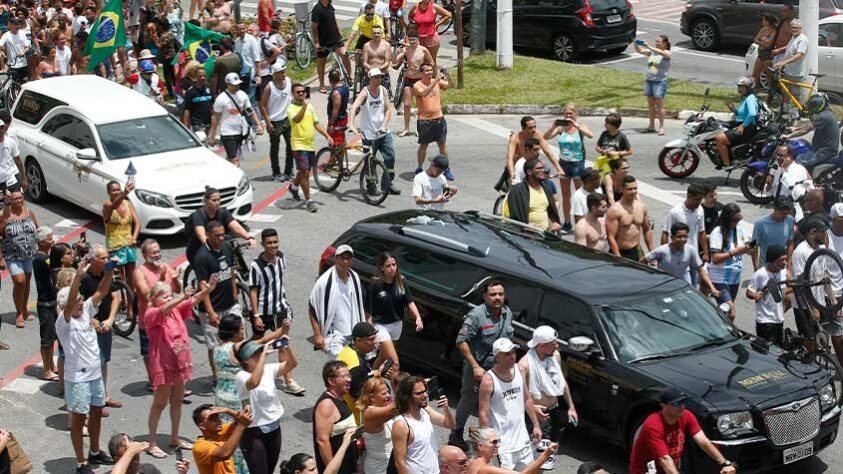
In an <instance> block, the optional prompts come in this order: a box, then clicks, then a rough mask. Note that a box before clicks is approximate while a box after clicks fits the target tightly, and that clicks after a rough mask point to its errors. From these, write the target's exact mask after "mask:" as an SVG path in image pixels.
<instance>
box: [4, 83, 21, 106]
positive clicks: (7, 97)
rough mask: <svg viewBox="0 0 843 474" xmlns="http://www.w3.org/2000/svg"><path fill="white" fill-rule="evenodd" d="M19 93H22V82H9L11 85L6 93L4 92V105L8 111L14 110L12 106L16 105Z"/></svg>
mask: <svg viewBox="0 0 843 474" xmlns="http://www.w3.org/2000/svg"><path fill="white" fill-rule="evenodd" d="M18 94H20V84H18V83H17V82H15V81H11V82H10V83H9V87H8V88H6V91H5V93H4V94H3V105H4V106H5V107H6V111H7V112H10V113H11V111H12V107H14V105H15V101H16V100H17V98H18Z"/></svg>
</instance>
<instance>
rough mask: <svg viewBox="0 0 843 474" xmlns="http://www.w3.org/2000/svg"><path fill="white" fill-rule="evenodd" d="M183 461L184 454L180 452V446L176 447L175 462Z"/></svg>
mask: <svg viewBox="0 0 843 474" xmlns="http://www.w3.org/2000/svg"><path fill="white" fill-rule="evenodd" d="M182 461H184V456H182V453H181V447H178V448H176V462H182Z"/></svg>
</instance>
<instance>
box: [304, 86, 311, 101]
mask: <svg viewBox="0 0 843 474" xmlns="http://www.w3.org/2000/svg"><path fill="white" fill-rule="evenodd" d="M304 96H305V97H307V98H308V99H310V86H305V87H304Z"/></svg>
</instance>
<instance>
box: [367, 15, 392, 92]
mask: <svg viewBox="0 0 843 474" xmlns="http://www.w3.org/2000/svg"><path fill="white" fill-rule="evenodd" d="M383 36H384V31H383V30H382V29H381V28H380V27H378V26H376V27H374V28H372V40H371V41H369V42H368V43H366V44H365V45H364V46H363V68H364V70H365V71H366V72H367V73H368V72H369V71H371V70H372V69H378V70H380V71H389V69H388V68H389V64H390V63H391V62H392V48H390V47H389V43H387V42H386V41H384V39H383ZM366 77H367V80H366V83H367V84H368V75H367V76H366ZM380 77H381V85H382V86H383V87H384V88H386V93H387V94H388V95H389V97H390V98H391V97H392V84H391V83H390V81H389V74H387V73H383V74H381V75H380Z"/></svg>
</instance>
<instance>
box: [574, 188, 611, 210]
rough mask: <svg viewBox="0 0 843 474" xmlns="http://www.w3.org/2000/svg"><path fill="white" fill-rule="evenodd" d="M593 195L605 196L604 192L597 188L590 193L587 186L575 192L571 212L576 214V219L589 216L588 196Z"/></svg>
mask: <svg viewBox="0 0 843 474" xmlns="http://www.w3.org/2000/svg"><path fill="white" fill-rule="evenodd" d="M592 193H597V194H603V190H601V189H600V188H597V189H595V190H594V191H591V192H589V191H588V190H586V189H585V186H581V187H580V189H577V190H576V191H575V192H574V197H573V198H572V199H571V212H572V213H574V217H584V216H585V215H586V214H588V195H589V194H592Z"/></svg>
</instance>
